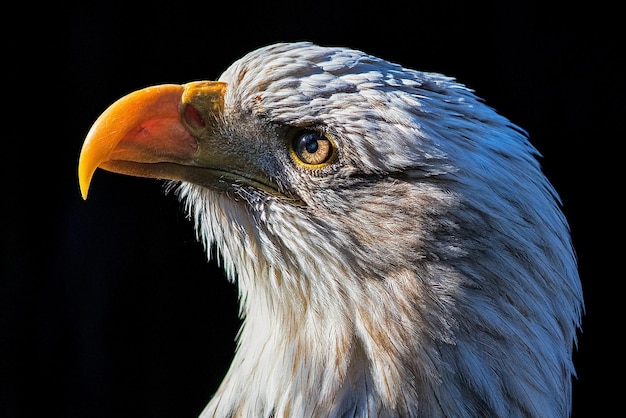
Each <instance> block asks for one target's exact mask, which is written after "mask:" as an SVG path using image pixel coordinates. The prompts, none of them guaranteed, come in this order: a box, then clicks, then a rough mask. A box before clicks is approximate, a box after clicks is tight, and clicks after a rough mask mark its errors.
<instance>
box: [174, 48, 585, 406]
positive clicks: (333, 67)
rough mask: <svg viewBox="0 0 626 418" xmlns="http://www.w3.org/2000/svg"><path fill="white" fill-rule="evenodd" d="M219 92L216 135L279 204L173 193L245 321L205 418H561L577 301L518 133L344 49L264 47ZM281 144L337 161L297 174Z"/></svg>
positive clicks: (539, 181) (240, 191)
mask: <svg viewBox="0 0 626 418" xmlns="http://www.w3.org/2000/svg"><path fill="white" fill-rule="evenodd" d="M220 81H223V82H226V83H227V85H228V89H227V91H226V95H225V99H224V111H223V115H222V117H221V120H220V130H221V131H220V134H221V135H222V136H223V138H225V141H247V142H248V143H249V146H250V148H251V152H254V153H255V154H256V155H257V156H258V159H259V164H260V166H262V167H263V168H264V170H265V171H266V173H267V175H268V177H270V178H271V180H272V181H273V182H275V183H276V184H277V185H278V187H279V189H280V191H281V192H282V193H283V194H284V197H283V198H280V197H277V196H274V195H272V194H268V193H266V192H264V191H262V190H259V189H256V188H254V187H251V186H250V185H246V184H236V183H233V184H232V185H231V186H230V190H229V191H228V192H227V193H225V192H224V191H223V190H222V189H220V190H218V189H212V188H207V187H204V186H199V185H195V184H191V183H186V182H180V183H179V182H176V183H173V184H172V187H173V188H175V190H176V193H178V195H179V196H180V198H181V200H182V201H184V203H185V205H186V210H187V211H188V213H189V214H190V217H191V218H192V219H193V221H194V223H195V225H196V229H197V234H198V237H199V239H200V240H201V241H203V243H204V245H205V246H206V248H207V253H208V254H211V248H213V247H216V248H217V249H218V252H219V256H220V259H221V260H222V261H223V265H224V268H225V270H226V272H227V274H228V277H229V278H230V279H231V280H233V281H236V283H237V285H238V288H239V293H240V299H241V316H242V318H243V319H244V323H243V327H242V329H241V331H240V334H239V336H238V349H237V353H236V355H235V358H234V360H233V363H232V366H231V368H230V370H229V372H228V373H227V375H226V377H225V379H224V381H223V383H222V385H221V386H220V388H219V390H218V391H217V393H216V395H215V397H214V398H213V399H212V400H211V402H210V403H209V405H208V406H207V407H206V409H205V411H204V412H203V414H202V416H203V417H235V416H236V417H270V416H274V417H311V416H316V417H344V416H350V417H450V416H455V417H463V416H466V417H472V416H499V417H514V416H537V417H539V416H541V417H564V416H568V415H569V414H570V404H571V378H572V375H573V374H574V367H573V364H572V360H571V355H572V349H573V344H575V340H576V329H577V327H578V326H579V325H580V317H581V313H582V309H583V302H582V292H581V286H580V281H579V278H578V274H577V267H576V259H575V254H574V250H573V248H572V245H571V242H570V236H569V230H568V225H567V222H566V220H565V218H564V216H563V214H562V212H561V209H560V203H559V200H558V197H557V193H556V191H555V190H554V189H553V187H552V186H551V185H550V183H549V182H548V180H547V179H546V177H545V176H544V175H543V174H542V172H541V168H540V164H539V162H538V159H537V158H538V157H539V155H538V152H537V150H536V149H535V148H533V146H532V145H531V144H530V142H529V141H528V138H527V135H526V133H525V132H524V131H523V130H522V129H520V128H519V127H517V126H515V125H514V124H512V123H511V122H510V121H508V120H507V119H506V118H504V117H502V116H501V115H499V114H498V113H496V112H495V111H494V110H493V109H491V108H490V107H488V106H487V105H485V104H484V103H483V102H482V101H481V100H480V99H479V98H478V97H476V96H475V95H474V93H473V92H472V91H471V90H470V89H468V88H466V87H464V86H463V85H461V84H459V83H457V82H456V81H455V80H453V79H451V78H448V77H445V76H442V75H439V74H433V73H424V72H418V71H414V70H410V69H406V68H403V67H401V66H399V65H397V64H393V63H389V62H387V61H384V60H381V59H379V58H376V57H373V56H370V55H367V54H365V53H362V52H359V51H355V50H350V49H346V48H325V47H320V46H317V45H314V44H310V43H294V44H276V45H271V46H268V47H265V48H261V49H259V50H256V51H253V52H252V53H250V54H248V55H246V56H245V57H243V58H241V59H240V60H238V61H237V62H235V63H234V64H233V65H232V66H231V67H230V68H228V69H227V70H226V71H225V72H224V74H223V75H222V76H221V77H220ZM282 127H296V128H298V127H305V128H307V129H312V130H315V131H319V132H322V133H324V134H325V135H327V136H328V137H330V138H332V140H333V143H334V145H335V147H336V152H337V157H336V161H334V162H333V164H329V165H327V166H325V167H322V168H320V169H315V170H311V169H307V168H303V167H299V166H298V165H297V164H294V163H293V161H292V160H291V159H290V158H289V156H288V153H287V152H286V151H285V150H286V148H287V144H288V141H287V140H286V139H285V134H284V133H285V132H286V131H285V130H284V129H283V128H282ZM288 197H292V199H290V198H288Z"/></svg>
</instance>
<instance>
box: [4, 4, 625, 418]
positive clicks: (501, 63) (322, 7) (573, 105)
mask: <svg viewBox="0 0 626 418" xmlns="http://www.w3.org/2000/svg"><path fill="white" fill-rule="evenodd" d="M174 3H175V4H174ZM222 3H225V4H223V5H218V4H211V2H202V3H199V2H198V3H196V2H185V1H179V2H167V3H166V2H164V3H158V2H156V3H149V4H144V5H142V4H141V3H137V2H135V3H132V2H118V1H107V2H98V3H94V4H90V3H89V2H76V3H73V4H69V5H68V4H65V5H58V6H45V7H46V8H42V6H36V5H34V4H26V3H24V4H21V5H19V4H18V5H17V9H15V10H17V11H14V12H12V13H10V14H9V13H7V14H6V15H5V16H4V20H5V24H4V25H3V26H4V27H5V29H4V31H5V33H4V34H3V39H4V40H5V46H4V47H3V48H4V57H5V59H4V64H2V65H3V67H4V69H5V72H4V74H5V75H4V76H3V79H4V80H3V81H4V84H5V85H4V86H3V89H4V91H5V96H4V102H5V103H4V104H5V106H4V109H5V110H4V111H3V114H4V117H3V132H4V138H3V145H4V146H3V148H2V152H3V154H2V155H3V157H4V158H3V164H2V186H3V187H2V206H3V209H5V210H4V211H3V213H4V214H3V215H2V223H3V225H2V240H3V242H2V276H1V278H0V416H1V417H10V418H13V417H34V416H46V417H182V418H184V417H195V416H197V415H198V414H199V413H200V411H201V410H202V408H203V407H204V405H205V404H206V403H207V402H208V400H209V398H210V396H211V394H212V393H213V392H214V391H215V389H216V387H217V385H218V384H219V382H220V381H221V379H222V377H223V375H224V373H225V372H226V370H227V367H228V364H229V362H230V359H231V357H232V353H233V350H234V338H235V335H236V332H237V329H238V326H239V323H238V319H237V303H236V298H237V292H236V288H235V286H234V285H233V284H230V283H228V282H227V281H226V280H225V279H224V278H223V276H222V274H221V273H220V270H219V268H218V267H217V265H216V264H215V263H214V262H211V263H209V262H207V261H206V256H205V254H204V250H203V249H202V247H201V245H200V244H198V243H197V242H196V240H195V236H194V232H193V228H192V225H191V223H190V222H189V221H188V220H187V219H185V217H184V215H183V213H182V210H181V208H180V206H179V205H178V202H177V201H176V199H175V197H173V196H164V194H163V190H162V186H161V184H160V183H159V182H158V181H154V180H146V179H136V178H130V177H124V176H118V175H114V174H110V173H105V172H102V171H99V172H98V173H96V176H95V178H94V181H93V183H92V186H91V193H90V197H89V199H88V200H87V201H83V200H82V199H81V197H80V194H79V190H78V185H77V180H76V166H77V160H78V155H79V152H80V147H81V145H82V141H83V139H84V137H85V134H86V133H87V131H88V129H89V127H90V125H91V123H92V122H93V121H94V120H95V119H96V118H97V116H98V115H99V114H100V112H102V111H103V110H104V109H105V108H106V107H107V106H108V105H109V104H110V103H112V102H113V101H114V100H116V99H117V98H119V97H121V96H122V95H124V94H126V93H128V92H130V91H133V90H136V89H138V88H141V87H145V86H148V85H151V84H159V83H169V82H175V83H183V82H187V81H191V80H199V79H216V78H217V77H218V76H219V75H220V74H221V72H222V71H223V70H224V69H226V68H227V67H228V66H229V64H230V63H231V62H233V61H234V60H235V59H237V58H239V57H241V56H242V55H244V54H245V53H247V52H249V51H251V50H253V49H255V48H257V47H260V46H263V45H266V44H269V43H273V42H278V41H296V40H311V41H314V42H317V43H320V44H324V45H341V46H349V47H353V48H357V49H361V50H364V51H366V52H368V53H371V54H374V55H377V56H379V57H382V58H385V59H388V60H390V61H394V62H397V63H400V64H403V65H404V66H407V67H411V68H416V69H420V70H426V71H437V72H442V73H445V74H447V75H451V76H454V77H456V78H457V79H458V80H460V81H461V82H463V83H465V84H466V85H468V86H469V87H471V88H473V89H475V90H476V91H477V93H478V94H479V95H480V96H481V97H483V98H485V99H486V101H487V103H488V104H490V105H491V106H493V107H495V108H496V109H498V110H499V111H500V113H502V114H504V115H505V116H507V117H508V118H509V119H511V120H512V121H513V122H515V123H516V124H518V125H520V126H522V127H523V128H524V129H526V130H527V131H528V132H529V133H530V135H531V140H532V142H533V143H534V144H535V146H536V147H537V148H538V149H539V150H540V151H541V152H542V153H543V155H544V160H543V166H544V169H545V171H546V173H547V175H548V176H549V178H550V179H551V180H552V182H553V183H554V185H555V187H556V188H557V190H558V191H559V193H560V195H561V197H562V200H563V203H564V211H565V213H566V216H567V217H568V218H569V221H570V224H571V228H572V233H573V239H574V244H575V246H576V248H577V253H578V256H579V261H580V273H581V278H582V281H583V289H584V292H585V298H586V315H585V318H584V323H583V332H582V333H581V335H580V337H579V344H578V350H577V352H576V354H575V362H576V365H577V370H578V378H577V379H576V380H575V382H574V416H575V417H582V416H588V415H589V414H590V413H591V412H594V413H595V414H600V415H602V412H603V411H609V410H612V409H613V406H612V405H611V402H612V401H613V400H616V398H617V397H616V396H615V394H614V390H615V388H617V387H619V386H620V385H623V378H622V377H621V376H622V373H621V363H622V361H620V359H621V357H617V355H616V352H617V351H618V349H619V348H620V347H619V345H618V342H619V336H620V335H621V334H622V333H623V325H622V320H623V317H622V316H621V313H620V312H619V308H621V306H620V305H619V302H618V297H619V292H620V288H619V287H618V286H619V284H620V282H621V281H622V280H623V275H624V273H623V269H620V268H619V267H618V262H619V261H621V260H620V259H619V254H618V253H619V252H621V250H622V249H623V244H622V243H621V242H622V241H620V239H621V235H622V234H623V232H622V228H621V223H620V222H619V221H618V220H619V219H620V218H619V217H621V216H622V213H620V210H619V207H620V205H621V203H620V202H621V201H620V199H621V196H620V195H621V194H622V192H623V186H622V184H621V182H620V183H619V186H618V182H617V180H618V179H619V178H621V177H618V175H617V171H618V170H617V169H618V168H619V163H617V158H615V157H617V156H618V155H619V154H618V148H617V146H618V145H619V144H620V143H621V142H622V141H623V139H624V135H623V134H622V133H621V131H620V130H618V128H621V125H622V124H623V119H624V116H625V115H626V112H624V110H625V107H624V104H623V94H624V89H623V87H621V85H622V84H623V82H624V81H623V75H624V66H623V64H621V58H622V55H623V53H624V46H623V44H621V43H620V42H619V40H618V37H617V35H618V33H619V32H620V26H619V25H620V24H621V22H618V18H617V16H619V14H620V13H619V12H618V10H617V9H615V10H613V9H611V8H610V7H608V6H605V5H603V4H602V3H599V2H593V3H590V4H587V5H584V6H583V5H580V6H574V5H573V4H571V5H565V4H562V5H560V4H555V3H552V4H550V5H547V4H546V2H519V1H516V2H493V3H480V4H475V2H459V3H457V2H440V3H439V4H431V3H432V2H428V3H424V4H422V3H420V2H406V3H402V2H376V3H367V2H354V3H349V2H343V3H341V2H339V1H334V2H328V1H317V2H287V3H286V4H284V5H281V4H275V3H269V2H257V3H250V4H248V3H246V2H222ZM614 4H616V3H614ZM615 7H617V6H615ZM6 209H8V211H7V210H6ZM612 264H614V266H612ZM607 376H612V377H607ZM616 379H617V380H616Z"/></svg>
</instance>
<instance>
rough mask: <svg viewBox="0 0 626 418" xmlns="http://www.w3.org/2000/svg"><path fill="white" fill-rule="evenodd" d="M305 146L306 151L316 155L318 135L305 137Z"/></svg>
mask: <svg viewBox="0 0 626 418" xmlns="http://www.w3.org/2000/svg"><path fill="white" fill-rule="evenodd" d="M304 146H305V148H306V151H307V152H308V153H309V154H313V153H315V151H317V148H318V144H317V135H316V134H309V135H307V136H305V138H304Z"/></svg>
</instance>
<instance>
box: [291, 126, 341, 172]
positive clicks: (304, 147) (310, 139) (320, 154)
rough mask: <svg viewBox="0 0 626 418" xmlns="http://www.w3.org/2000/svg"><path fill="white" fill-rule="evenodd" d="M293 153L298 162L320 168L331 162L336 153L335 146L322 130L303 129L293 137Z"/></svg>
mask: <svg viewBox="0 0 626 418" xmlns="http://www.w3.org/2000/svg"><path fill="white" fill-rule="evenodd" d="M291 154H292V157H293V158H294V160H295V161H296V162H298V163H302V164H304V165H305V166H307V167H309V168H319V166H322V165H326V164H327V163H329V162H330V160H331V159H332V157H333V155H334V146H333V143H332V142H331V141H330V139H328V138H327V137H326V136H325V135H324V134H322V133H320V132H315V131H301V132H299V133H297V134H296V135H295V136H294V138H293V143H292V146H291Z"/></svg>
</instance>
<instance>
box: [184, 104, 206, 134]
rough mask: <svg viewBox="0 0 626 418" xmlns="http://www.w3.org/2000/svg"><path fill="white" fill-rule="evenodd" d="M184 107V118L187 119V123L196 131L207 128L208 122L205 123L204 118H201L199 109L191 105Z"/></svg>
mask: <svg viewBox="0 0 626 418" xmlns="http://www.w3.org/2000/svg"><path fill="white" fill-rule="evenodd" d="M184 106H185V109H184V110H183V118H184V119H185V122H186V123H187V124H188V125H189V126H191V127H193V128H196V129H199V128H204V127H205V126H206V122H205V121H204V119H203V118H202V116H200V112H198V109H196V108H195V107H193V106H192V105H190V104H188V105H184Z"/></svg>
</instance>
